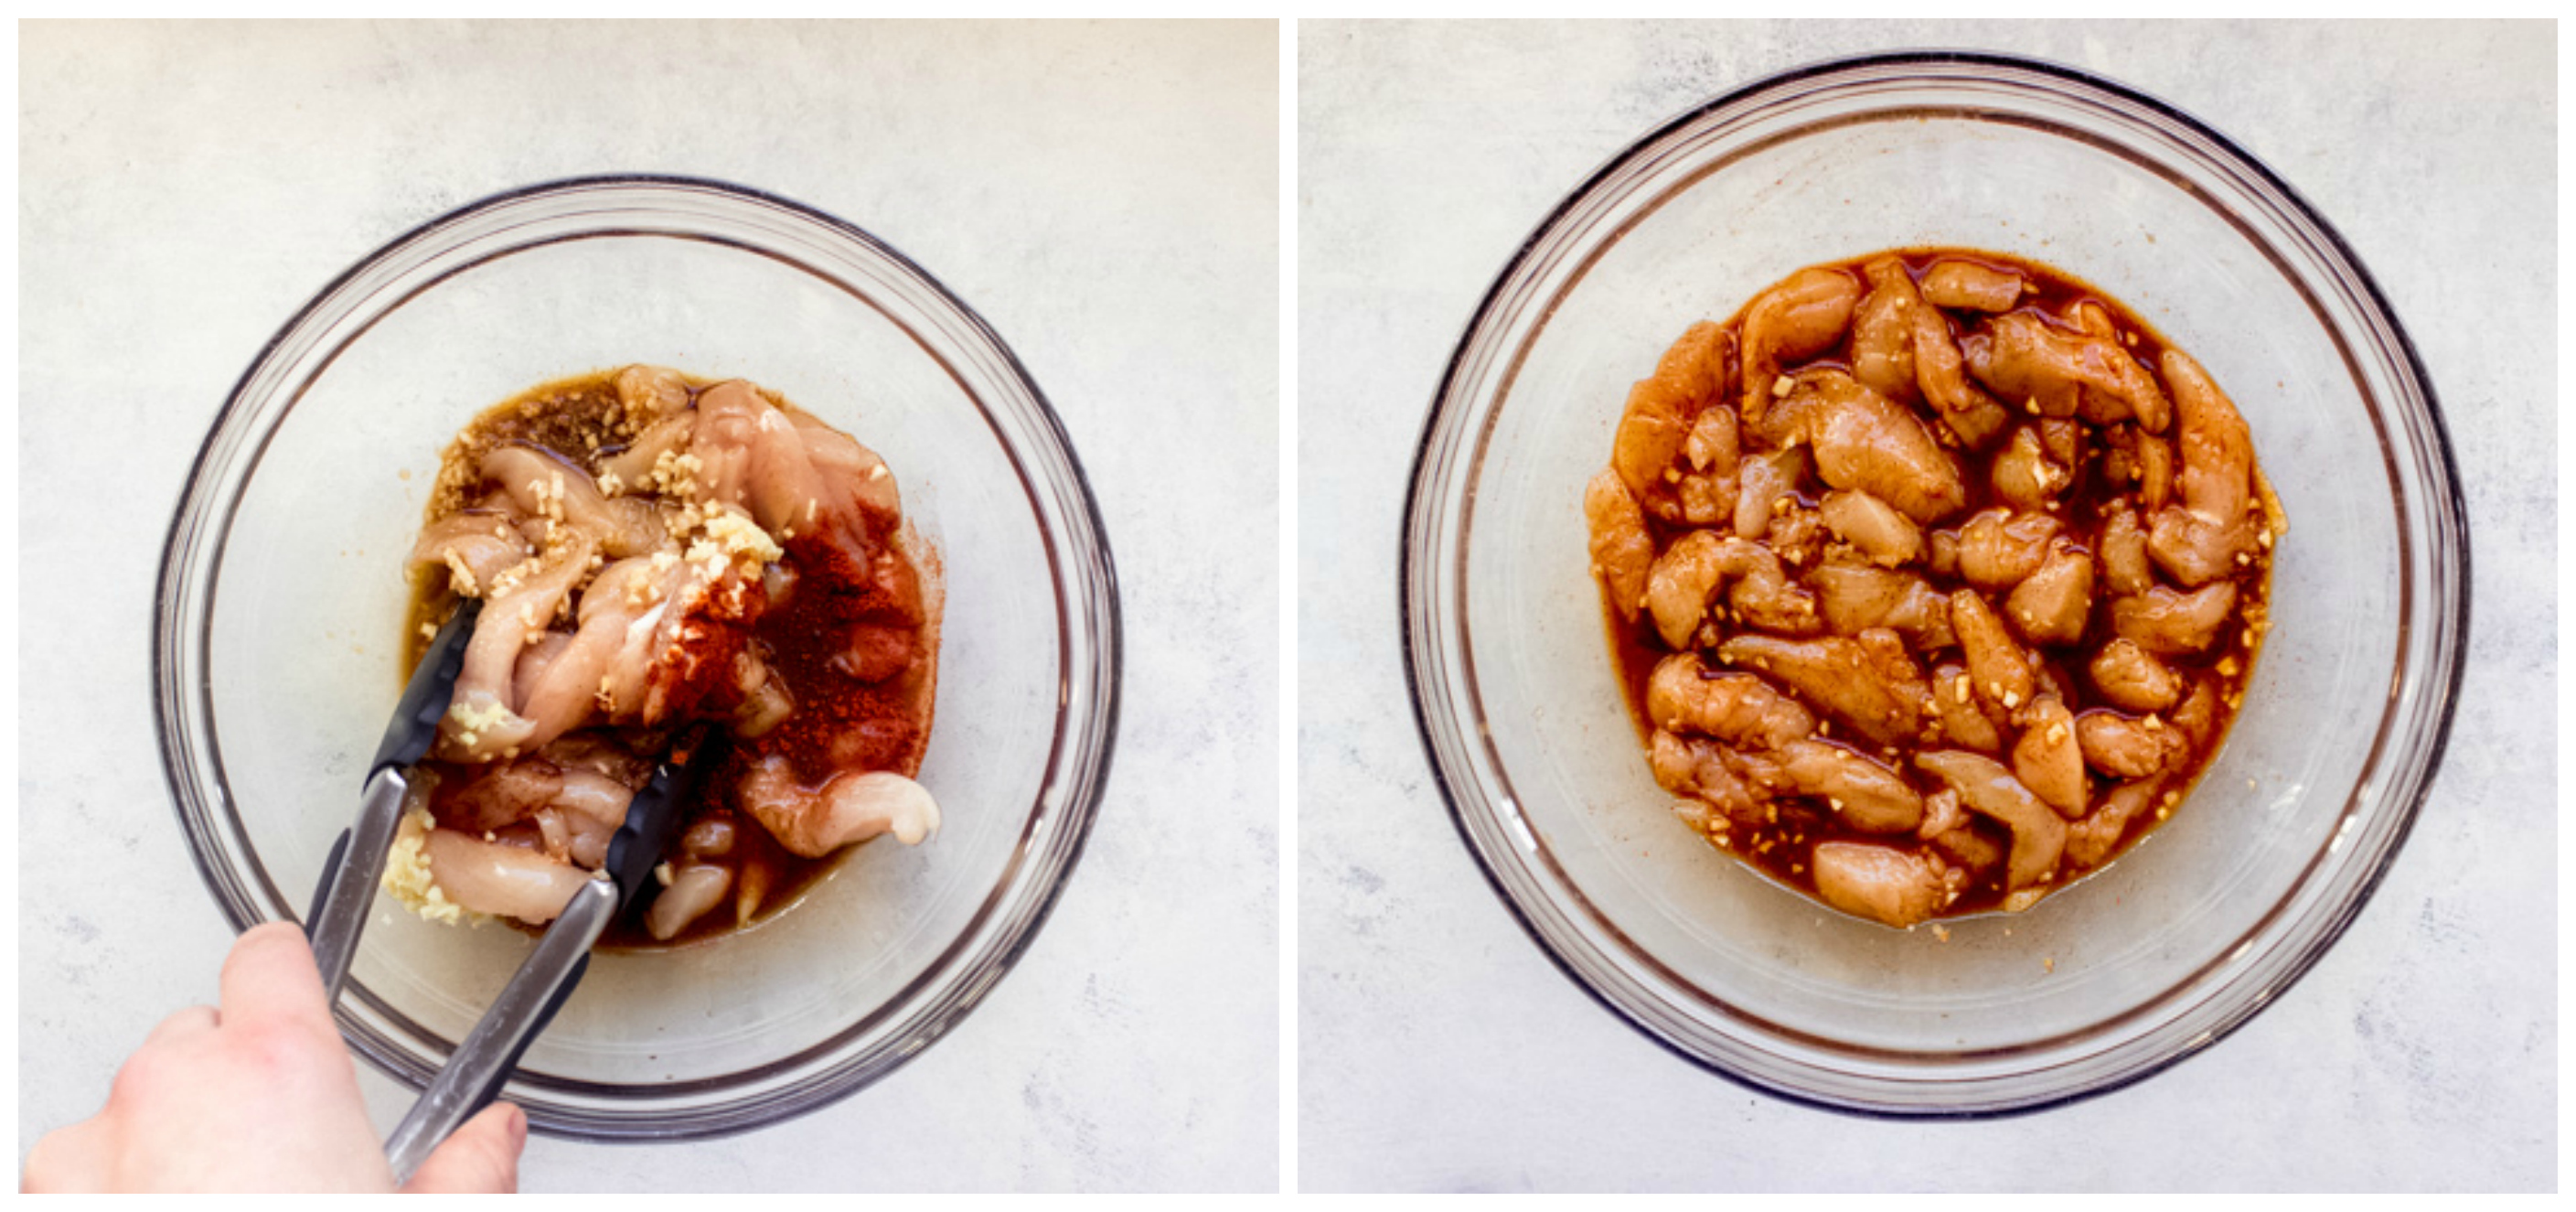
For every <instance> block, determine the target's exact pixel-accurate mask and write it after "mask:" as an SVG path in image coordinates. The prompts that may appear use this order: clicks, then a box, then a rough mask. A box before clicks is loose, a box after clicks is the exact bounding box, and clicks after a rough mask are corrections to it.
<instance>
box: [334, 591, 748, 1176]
mask: <svg viewBox="0 0 2576 1212" xmlns="http://www.w3.org/2000/svg"><path fill="white" fill-rule="evenodd" d="M482 605H483V604H482V602H481V601H480V600H479V599H473V598H468V599H466V601H465V603H464V604H463V605H462V606H460V607H459V608H458V609H457V611H456V614H455V615H454V616H453V617H451V618H449V619H448V620H447V625H446V626H445V627H443V628H440V629H439V632H438V638H437V639H436V640H434V641H433V642H432V643H431V644H430V647H429V651H428V652H427V653H426V654H424V655H423V656H422V657H421V660H420V665H419V667H417V668H416V669H414V670H413V671H412V676H411V684H410V685H409V686H406V687H405V688H404V689H403V696H402V702H401V704H400V705H399V706H398V707H397V708H396V709H395V711H394V719H393V723H392V724H390V725H388V726H387V727H386V729H385V739H384V743H383V744H381V745H379V746H378V747H377V749H376V758H375V762H374V763H373V764H372V765H371V766H370V767H369V768H368V772H367V786H366V791H365V793H364V794H363V795H362V796H361V797H360V799H359V805H358V821H357V824H356V825H354V826H352V827H351V828H349V829H347V830H343V831H342V832H341V834H340V840H339V841H338V842H335V843H333V845H332V847H331V857H330V859H329V861H328V862H326V863H325V864H324V866H323V871H322V882H321V884H320V886H318V887H316V888H315V889H314V890H313V908H312V911H311V912H309V913H307V914H306V915H305V922H306V924H307V928H308V932H309V933H310V934H311V936H312V940H313V959H314V962H315V964H317V965H318V966H319V967H320V968H321V970H322V990H323V995H324V996H325V997H326V998H327V999H329V1000H330V1001H333V1002H337V1001H338V1000H339V997H340V986H341V984H342V983H343V982H344V981H345V980H346V979H347V977H348V974H349V961H350V959H351V958H352V957H353V956H354V955H355V954H356V953H357V949H358V935H359V933H360V932H361V931H363V930H364V929H365V928H366V923H367V911H368V909H369V908H370V907H372V906H373V905H374V903H375V895H376V885H377V883H378V881H380V880H381V879H382V878H383V877H384V871H385V859H386V855H387V853H388V852H389V851H390V850H391V849H392V848H393V841H394V834H395V831H396V829H397V828H398V827H399V826H400V824H401V821H402V811H403V799H404V797H405V795H406V794H407V793H408V791H409V789H410V778H409V774H410V768H411V765H412V764H413V763H415V762H418V761H419V760H421V759H422V758H423V757H426V756H428V754H429V749H430V745H431V743H432V742H433V741H435V740H436V739H437V737H438V723H439V720H440V719H441V718H443V717H444V716H445V715H446V714H447V709H448V705H449V703H450V702H451V700H453V698H454V697H455V694H456V678H457V675H458V673H459V672H460V671H461V670H462V669H463V667H464V664H465V646H466V642H467V641H468V640H470V639H471V638H472V637H473V634H474V620H475V619H476V618H477V617H479V616H480V615H481V613H482ZM705 736H706V732H705V729H704V727H703V726H700V727H697V728H693V729H691V730H690V731H689V732H687V733H685V734H683V735H682V737H681V739H680V741H679V744H678V745H677V746H676V747H674V749H673V750H672V752H671V755H670V756H669V757H667V758H665V759H663V761H662V763H661V764H660V765H659V766H658V767H656V768H655V769H654V771H653V778H652V781H650V782H648V783H646V784H645V785H644V789H643V790H641V791H638V792H636V793H635V798H634V799H633V800H632V801H630V802H629V803H628V804H627V807H626V820H625V823H624V824H622V825H620V826H619V827H618V830H617V833H616V834H615V835H614V836H613V837H612V838H611V839H610V840H609V843H608V861H607V865H606V866H604V867H603V868H601V870H600V871H599V873H598V875H597V877H596V878H594V879H592V880H590V881H589V882H587V883H585V884H583V885H582V887H581V890H580V891H578V892H575V893H574V894H573V897H572V900H571V901H570V902H569V903H567V904H566V905H565V906H564V907H563V912H562V913H561V914H559V915H557V916H556V918H555V920H554V921H553V923H552V924H550V925H548V926H547V927H546V930H545V933H544V935H543V936H542V937H540V938H539V939H538V940H537V948H536V950H535V951H533V952H531V953H530V954H529V956H528V958H527V960H526V962H524V963H522V964H520V965H519V971H518V972H517V973H516V974H515V975H513V976H512V977H511V978H510V983H509V984H508V985H506V986H504V987H503V988H502V989H501V994H500V996H499V997H497V998H495V999H493V1002H492V1005H491V1006H490V1007H489V1008H488V1009H486V1010H485V1011H484V1012H483V1018H482V1021H480V1022H478V1023H476V1024H475V1025H474V1030H473V1031H472V1032H471V1033H470V1034H468V1035H467V1036H466V1037H465V1042H463V1043H461V1044H459V1045H457V1047H456V1051H455V1052H454V1053H452V1054H450V1055H449V1057H448V1058H447V1064H446V1065H445V1066H444V1067H442V1068H441V1069H440V1070H439V1071H438V1076H437V1077H436V1078H434V1079H433V1080H431V1082H430V1083H429V1088H428V1089H427V1090H425V1091H423V1092H422V1094H421V1096H420V1101H419V1102H418V1103H415V1104H413V1106H412V1109H411V1113H410V1114H408V1115H406V1116H404V1117H403V1121H402V1123H401V1125H400V1126H398V1127H396V1128H395V1129H394V1133H393V1135H392V1136H390V1137H388V1138H386V1140H385V1154H386V1157H387V1159H388V1160H390V1161H391V1162H392V1163H393V1171H394V1180H395V1181H396V1182H402V1181H405V1180H408V1179H409V1178H410V1177H411V1174H412V1172H413V1171H414V1170H416V1169H418V1168H419V1167H420V1163H421V1161H422V1159H424V1158H426V1157H428V1156H429V1153H430V1150H432V1149H434V1148H436V1147H437V1146H438V1143H439V1142H440V1141H442V1140H445V1139H447V1136H448V1134H449V1133H451V1132H453V1131H455V1130H456V1128H457V1126H458V1125H460V1124H463V1123H464V1122H465V1121H466V1120H467V1119H468V1118H470V1117H472V1116H473V1114H474V1113H475V1112H477V1111H480V1110H482V1109H483V1108H484V1107H486V1106H488V1105H490V1104H491V1102H492V1100H493V1099H494V1098H495V1097H497V1096H499V1094H500V1092H501V1086H502V1084H503V1083H504V1082H506V1081H507V1080H508V1079H509V1076H510V1072H511V1071H512V1070H513V1069H515V1068H517V1067H518V1063H519V1057H520V1056H521V1055H522V1054H524V1053H525V1052H526V1051H527V1050H528V1044H529V1042H530V1041H532V1040H534V1039H535V1038H536V1037H537V1033H538V1032H540V1031H543V1030H545V1027H546V1024H547V1023H548V1022H550V1021H552V1020H553V1019H554V1016H555V1011H556V1010H557V1009H558V1008H560V1007H561V1006H562V1005H563V1003H564V999H565V998H567V997H570V996H571V995H572V990H573V986H575V985H578V984H580V983H581V978H582V974H583V973H584V972H585V971H587V970H588V969H589V967H590V949H591V946H592V944H594V943H597V942H598V941H599V936H600V934H601V932H602V931H605V930H606V929H607V928H608V925H609V923H611V922H613V921H615V920H617V917H618V915H619V914H620V913H623V912H628V911H632V910H637V909H641V908H642V907H643V906H644V905H646V904H648V903H650V902H651V900H652V899H653V897H654V896H655V895H656V894H657V893H659V892H660V891H661V884H660V882H659V881H658V880H656V879H655V878H654V876H653V869H654V867H655V866H657V865H658V864H660V863H661V861H662V854H663V852H664V851H665V850H667V849H668V848H669V847H670V844H671V841H672V839H673V836H674V834H675V833H676V832H677V830H678V827H679V821H680V816H681V809H682V808H683V807H685V806H686V805H687V804H688V803H689V802H690V801H691V800H692V799H694V798H695V796H696V785H695V780H694V779H693V778H692V777H691V774H692V771H693V769H695V770H697V771H698V772H700V773H702V772H703V767H704V765H705V763H696V764H695V765H694V766H693V764H692V763H691V761H690V759H691V758H693V757H694V756H696V752H697V750H698V748H699V747H700V746H701V745H702V744H703V743H704V740H705Z"/></svg>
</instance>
